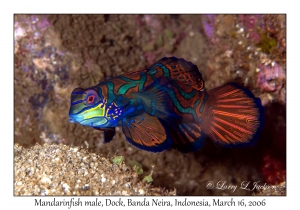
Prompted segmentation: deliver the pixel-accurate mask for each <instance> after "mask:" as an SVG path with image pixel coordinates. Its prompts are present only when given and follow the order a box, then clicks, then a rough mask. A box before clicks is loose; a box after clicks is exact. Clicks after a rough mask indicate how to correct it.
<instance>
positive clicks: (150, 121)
mask: <svg viewBox="0 0 300 210" xmlns="http://www.w3.org/2000/svg"><path fill="white" fill-rule="evenodd" d="M69 121H70V122H77V123H79V124H81V125H85V126H91V127H93V128H95V129H99V130H103V131H104V142H110V141H111V140H112V139H113V137H114V135H115V127H116V126H122V130H123V133H124V134H125V136H126V139H127V141H128V142H129V143H131V144H132V145H134V146H136V147H138V148H140V149H143V150H147V151H150V152H161V151H163V150H167V149H169V148H175V149H177V150H179V151H181V152H193V151H197V150H198V149H200V148H201V147H202V146H203V143H204V140H205V138H206V136H208V137H210V139H211V140H212V141H213V142H215V143H217V144H220V145H222V146H226V147H239V146H248V145H249V144H252V143H253V142H254V141H255V139H257V137H258V135H259V133H260V130H261V128H262V124H263V107H262V105H261V101H260V99H259V98H255V96H254V95H253V94H252V93H251V91H250V90H247V89H245V88H243V87H240V86H238V85H237V84H234V83H229V84H226V85H223V86H221V87H218V88H215V89H212V90H209V91H205V90H204V81H203V78H202V75H201V73H200V72H199V71H198V68H197V66H196V65H194V64H193V63H191V62H187V61H185V60H184V59H178V58H176V57H170V58H162V59H160V60H159V61H157V62H156V63H154V64H153V65H151V66H150V67H147V68H143V69H138V70H135V71H131V72H127V73H124V74H122V75H120V76H117V77H113V78H109V79H106V80H105V81H102V82H100V83H99V84H97V85H95V86H93V87H90V88H87V89H83V88H76V89H75V90H73V92H72V95H71V107H70V112H69Z"/></svg>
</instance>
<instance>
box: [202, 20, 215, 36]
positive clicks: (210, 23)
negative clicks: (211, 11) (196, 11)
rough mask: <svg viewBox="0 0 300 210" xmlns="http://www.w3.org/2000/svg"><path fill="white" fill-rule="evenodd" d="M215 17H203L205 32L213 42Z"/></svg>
mask: <svg viewBox="0 0 300 210" xmlns="http://www.w3.org/2000/svg"><path fill="white" fill-rule="evenodd" d="M215 16H216V15H203V18H202V25H203V28H204V32H205V34H206V36H207V37H208V38H209V39H210V40H213V35H214V26H215Z"/></svg>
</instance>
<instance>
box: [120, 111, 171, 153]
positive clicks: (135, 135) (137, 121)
mask: <svg viewBox="0 0 300 210" xmlns="http://www.w3.org/2000/svg"><path fill="white" fill-rule="evenodd" d="M123 132H124V134H125V136H126V140H127V141H128V142H129V143H130V144H132V145H134V146H136V147H137V148H139V149H143V150H146V151H150V152H161V151H163V150H167V149H169V148H170V147H171V145H172V139H171V138H170V137H169V134H168V131H167V130H166V129H165V128H164V127H163V125H162V124H161V122H160V120H159V119H158V118H157V117H154V116H151V115H149V114H147V113H146V112H145V113H143V114H141V115H138V116H134V117H131V118H127V119H124V120H123Z"/></svg>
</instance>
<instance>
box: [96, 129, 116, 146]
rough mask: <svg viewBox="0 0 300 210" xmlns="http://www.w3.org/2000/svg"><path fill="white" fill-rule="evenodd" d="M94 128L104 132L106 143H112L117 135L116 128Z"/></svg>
mask: <svg viewBox="0 0 300 210" xmlns="http://www.w3.org/2000/svg"><path fill="white" fill-rule="evenodd" d="M94 128H95V129H97V130H100V131H104V134H103V136H104V143H108V142H110V141H111V140H112V139H113V138H114V136H115V134H116V129H115V127H112V128H96V127H94Z"/></svg>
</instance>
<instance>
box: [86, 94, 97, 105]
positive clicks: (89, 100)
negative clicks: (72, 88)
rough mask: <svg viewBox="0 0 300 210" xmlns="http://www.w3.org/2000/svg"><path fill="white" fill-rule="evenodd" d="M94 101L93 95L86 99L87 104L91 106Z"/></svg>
mask: <svg viewBox="0 0 300 210" xmlns="http://www.w3.org/2000/svg"><path fill="white" fill-rule="evenodd" d="M94 100H95V95H89V96H88V97H87V102H88V104H92V103H93V102H94Z"/></svg>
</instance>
